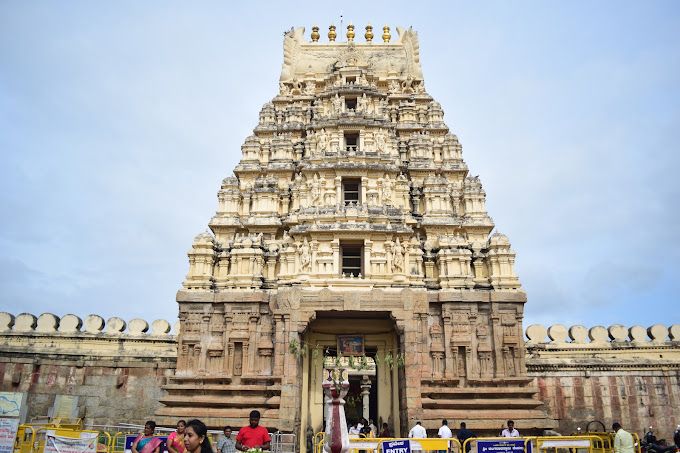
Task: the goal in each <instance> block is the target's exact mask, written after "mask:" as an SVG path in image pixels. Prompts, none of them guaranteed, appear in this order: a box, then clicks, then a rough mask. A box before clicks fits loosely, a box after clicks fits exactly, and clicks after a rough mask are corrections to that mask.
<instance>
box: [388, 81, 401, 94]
mask: <svg viewBox="0 0 680 453" xmlns="http://www.w3.org/2000/svg"><path fill="white" fill-rule="evenodd" d="M400 88H401V85H400V84H399V82H398V81H396V80H390V82H389V83H388V85H387V89H388V90H389V92H390V93H397V92H399V89H400Z"/></svg>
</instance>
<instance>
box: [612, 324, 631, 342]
mask: <svg viewBox="0 0 680 453" xmlns="http://www.w3.org/2000/svg"><path fill="white" fill-rule="evenodd" d="M609 338H610V339H611V340H614V341H626V340H628V329H626V328H625V327H624V326H622V325H620V324H614V325H613V326H609Z"/></svg>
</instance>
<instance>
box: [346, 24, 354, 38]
mask: <svg viewBox="0 0 680 453" xmlns="http://www.w3.org/2000/svg"><path fill="white" fill-rule="evenodd" d="M347 41H349V42H352V41H354V25H352V24H349V25H348V26H347Z"/></svg>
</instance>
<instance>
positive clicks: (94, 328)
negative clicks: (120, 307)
mask: <svg viewBox="0 0 680 453" xmlns="http://www.w3.org/2000/svg"><path fill="white" fill-rule="evenodd" d="M103 328H104V318H102V317H101V316H98V315H88V317H87V318H85V332H87V333H99V332H101V331H102V329H103Z"/></svg>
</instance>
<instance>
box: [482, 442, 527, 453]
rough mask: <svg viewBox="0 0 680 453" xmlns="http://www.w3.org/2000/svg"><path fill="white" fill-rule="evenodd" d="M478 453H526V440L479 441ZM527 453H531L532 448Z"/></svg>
mask: <svg viewBox="0 0 680 453" xmlns="http://www.w3.org/2000/svg"><path fill="white" fill-rule="evenodd" d="M529 445H531V444H529ZM477 453H524V439H508V440H479V441H477ZM526 453H531V447H530V446H529V447H528V448H527V452H526Z"/></svg>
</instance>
